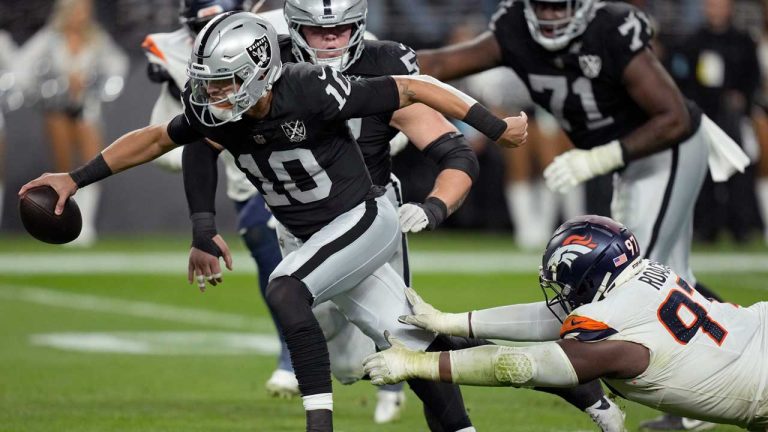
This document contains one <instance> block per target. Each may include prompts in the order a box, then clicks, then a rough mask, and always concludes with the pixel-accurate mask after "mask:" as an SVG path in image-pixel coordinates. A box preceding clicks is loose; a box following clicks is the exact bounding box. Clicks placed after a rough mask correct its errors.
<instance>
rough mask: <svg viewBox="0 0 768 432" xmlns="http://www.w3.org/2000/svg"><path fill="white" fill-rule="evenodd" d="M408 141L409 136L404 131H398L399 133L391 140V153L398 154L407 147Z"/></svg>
mask: <svg viewBox="0 0 768 432" xmlns="http://www.w3.org/2000/svg"><path fill="white" fill-rule="evenodd" d="M408 142H409V140H408V137H407V136H405V134H404V133H402V132H398V133H397V135H395V136H394V137H392V139H391V140H389V155H390V156H395V155H396V154H398V153H400V152H401V151H403V150H404V149H405V147H406V146H408Z"/></svg>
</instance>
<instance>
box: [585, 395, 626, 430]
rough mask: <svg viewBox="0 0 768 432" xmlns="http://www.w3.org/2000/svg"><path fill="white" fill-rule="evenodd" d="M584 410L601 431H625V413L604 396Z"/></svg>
mask: <svg viewBox="0 0 768 432" xmlns="http://www.w3.org/2000/svg"><path fill="white" fill-rule="evenodd" d="M585 411H586V413H587V414H589V416H590V417H592V421H594V422H595V424H597V426H598V427H599V428H600V430H601V431H602V432H625V431H626V430H627V429H626V428H625V427H624V418H625V417H626V414H624V411H622V410H621V408H619V406H618V405H616V404H615V403H614V402H613V401H612V400H610V399H608V398H607V397H605V396H603V398H602V399H600V400H599V401H597V403H595V404H594V405H592V406H591V407H589V408H587V409H586V410H585Z"/></svg>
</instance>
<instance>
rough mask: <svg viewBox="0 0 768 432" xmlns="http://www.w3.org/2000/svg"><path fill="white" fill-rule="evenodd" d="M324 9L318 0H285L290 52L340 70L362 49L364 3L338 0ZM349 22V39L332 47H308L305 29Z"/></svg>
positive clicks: (322, 3) (309, 60) (364, 20)
mask: <svg viewBox="0 0 768 432" xmlns="http://www.w3.org/2000/svg"><path fill="white" fill-rule="evenodd" d="M332 8H333V9H331V8H330V7H328V8H326V7H325V5H324V2H320V1H319V0H288V1H286V2H285V7H284V9H283V12H284V15H285V21H286V22H287V23H288V27H289V29H290V30H289V33H290V36H291V42H292V49H291V51H292V53H293V55H294V56H295V57H296V58H297V59H298V60H299V61H307V62H310V63H313V64H317V65H327V66H331V67H332V68H334V69H336V70H338V71H340V72H343V71H345V70H347V69H348V68H349V67H350V66H351V65H352V64H353V63H354V62H355V61H357V59H358V58H360V55H361V54H362V52H363V39H364V36H365V22H366V15H367V13H368V3H367V1H365V0H340V1H337V2H335V3H334V4H333V6H332ZM347 25H351V26H352V29H351V32H350V35H349V41H348V42H347V44H346V45H344V46H338V47H334V48H332V49H323V48H313V47H311V46H310V44H309V42H308V40H307V36H306V31H308V30H309V29H308V27H309V28H316V27H317V28H324V29H331V28H333V29H336V28H338V27H340V26H347Z"/></svg>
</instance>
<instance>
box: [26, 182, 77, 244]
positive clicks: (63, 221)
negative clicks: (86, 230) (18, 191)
mask: <svg viewBox="0 0 768 432" xmlns="http://www.w3.org/2000/svg"><path fill="white" fill-rule="evenodd" d="M58 199H59V195H58V194H57V193H56V191H55V190H53V188H51V187H50V186H40V187H36V188H33V189H30V190H29V191H27V193H26V194H24V196H22V197H21V199H20V200H19V215H20V216H21V222H22V223H23V224H24V228H26V229H27V232H29V233H30V234H31V235H32V237H34V238H36V239H38V240H40V241H43V242H46V243H52V244H63V243H69V242H71V241H72V240H74V239H76V238H77V236H79V235H80V230H81V229H82V227H83V219H82V217H81V216H80V208H79V207H78V206H77V203H76V202H75V200H74V199H72V198H70V199H68V200H67V203H66V204H65V205H64V211H63V212H62V213H61V215H59V216H56V215H55V214H54V213H53V211H54V209H55V208H56V201H58Z"/></svg>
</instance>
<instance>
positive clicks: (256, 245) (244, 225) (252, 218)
mask: <svg viewBox="0 0 768 432" xmlns="http://www.w3.org/2000/svg"><path fill="white" fill-rule="evenodd" d="M235 205H236V207H237V213H238V223H237V228H238V232H239V233H240V236H241V237H242V239H243V242H244V243H245V245H246V247H248V250H249V251H250V253H251V257H253V259H254V261H255V262H256V267H257V269H258V277H259V289H260V291H261V294H262V296H264V295H265V292H266V289H267V284H268V283H269V275H270V274H272V272H273V271H274V270H275V268H276V267H277V265H278V264H279V263H280V260H282V255H281V254H280V246H279V245H278V241H277V235H276V234H275V230H274V229H272V228H270V227H269V226H268V225H267V223H268V222H269V219H270V218H271V217H272V214H271V213H270V212H269V211H268V210H267V208H266V206H265V203H264V198H262V196H261V195H260V194H255V195H253V196H252V197H251V198H250V199H248V200H247V201H242V202H236V203H235ZM272 319H273V321H274V322H275V327H276V328H277V334H278V337H279V338H280V355H279V357H278V364H277V370H275V371H274V373H273V374H272V376H271V377H270V379H269V381H267V391H269V392H270V393H271V394H273V395H274V396H281V397H290V396H293V395H296V394H298V384H297V383H296V378H295V377H294V375H293V366H292V365H291V357H290V354H289V353H288V347H287V346H286V345H285V340H284V339H283V336H282V331H281V329H280V327H279V324H278V322H277V320H275V318H274V317H272Z"/></svg>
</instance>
